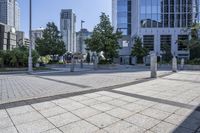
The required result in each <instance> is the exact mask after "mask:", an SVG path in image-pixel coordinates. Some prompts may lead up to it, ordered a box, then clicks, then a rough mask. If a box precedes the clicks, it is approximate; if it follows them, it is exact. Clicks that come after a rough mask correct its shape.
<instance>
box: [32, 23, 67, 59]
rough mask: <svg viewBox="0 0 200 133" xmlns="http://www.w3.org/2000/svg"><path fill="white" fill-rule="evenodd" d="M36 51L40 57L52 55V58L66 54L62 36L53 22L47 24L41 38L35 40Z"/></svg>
mask: <svg viewBox="0 0 200 133" xmlns="http://www.w3.org/2000/svg"><path fill="white" fill-rule="evenodd" d="M36 50H37V51H38V53H39V54H40V55H41V56H46V55H52V56H53V57H55V56H56V55H59V56H61V55H63V54H64V53H65V52H66V49H65V45H64V42H63V41H62V36H61V35H60V32H59V31H58V28H57V26H56V25H55V24H54V23H53V22H49V23H48V24H47V27H46V29H45V30H44V31H43V37H42V38H41V39H37V40H36Z"/></svg>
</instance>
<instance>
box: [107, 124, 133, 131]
mask: <svg viewBox="0 0 200 133" xmlns="http://www.w3.org/2000/svg"><path fill="white" fill-rule="evenodd" d="M132 126H133V125H132V124H130V123H128V122H125V121H119V122H117V123H114V124H112V125H110V126H108V127H106V128H104V130H106V131H107V132H109V133H121V132H124V131H126V129H127V128H130V127H132Z"/></svg>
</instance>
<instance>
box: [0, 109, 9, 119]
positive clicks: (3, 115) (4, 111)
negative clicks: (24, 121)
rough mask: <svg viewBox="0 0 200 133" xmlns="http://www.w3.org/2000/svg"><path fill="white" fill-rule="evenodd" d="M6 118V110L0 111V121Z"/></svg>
mask: <svg viewBox="0 0 200 133" xmlns="http://www.w3.org/2000/svg"><path fill="white" fill-rule="evenodd" d="M6 117H8V114H7V112H6V110H0V119H1V118H6Z"/></svg>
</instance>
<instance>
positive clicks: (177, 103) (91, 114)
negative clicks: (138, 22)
mask: <svg viewBox="0 0 200 133" xmlns="http://www.w3.org/2000/svg"><path fill="white" fill-rule="evenodd" d="M199 104H200V72H179V73H176V74H173V75H170V76H167V77H163V78H158V79H156V80H151V81H147V82H143V83H140V84H136V85H131V86H127V87H122V88H118V89H112V90H109V91H98V92H95V93H88V94H84V95H79V96H73V97H66V98H62V99H56V100H50V101H48V100H47V101H45V102H39V101H38V102H37V101H36V102H35V103H34V104H27V105H23V106H18V105H16V106H15V105H13V107H11V108H9V107H6V108H4V109H1V110H0V132H1V133H200V109H199V108H198V107H199Z"/></svg>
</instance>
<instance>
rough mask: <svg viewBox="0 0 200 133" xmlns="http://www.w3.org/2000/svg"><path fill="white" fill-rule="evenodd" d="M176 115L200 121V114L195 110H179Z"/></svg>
mask: <svg viewBox="0 0 200 133" xmlns="http://www.w3.org/2000/svg"><path fill="white" fill-rule="evenodd" d="M175 114H178V115H183V116H190V117H192V118H194V119H200V112H199V111H194V110H191V109H185V108H181V109H179V110H177V111H176V112H175Z"/></svg>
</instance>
